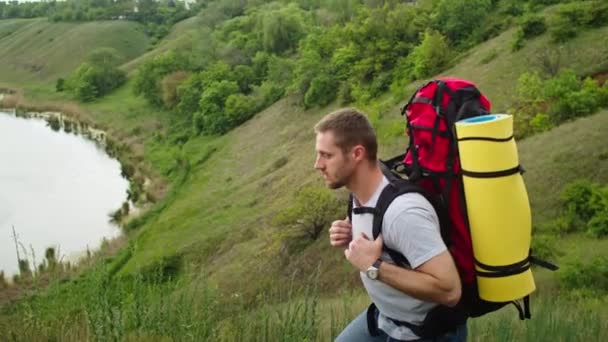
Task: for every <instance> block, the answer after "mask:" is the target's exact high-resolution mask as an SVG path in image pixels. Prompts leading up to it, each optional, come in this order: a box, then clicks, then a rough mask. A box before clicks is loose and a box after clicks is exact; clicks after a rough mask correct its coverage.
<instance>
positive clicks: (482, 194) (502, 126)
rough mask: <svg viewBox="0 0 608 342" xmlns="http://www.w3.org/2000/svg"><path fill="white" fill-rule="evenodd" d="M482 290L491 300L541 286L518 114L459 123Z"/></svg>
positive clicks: (511, 297) (515, 296) (516, 296)
mask: <svg viewBox="0 0 608 342" xmlns="http://www.w3.org/2000/svg"><path fill="white" fill-rule="evenodd" d="M456 134H457V137H458V149H459V152H460V163H461V168H462V173H463V187H464V193H465V198H466V208H467V213H468V218H469V224H470V229H471V239H472V242H473V254H474V256H475V259H476V261H475V268H476V272H477V284H478V286H479V295H480V297H481V298H482V299H485V300H487V301H491V302H506V301H511V300H515V299H520V298H523V297H525V296H527V295H529V294H530V293H532V292H533V291H534V289H535V285H534V278H533V277H532V271H531V270H530V264H529V261H528V256H529V251H530V241H531V233H532V218H531V213H530V203H529V201H528V193H527V192H526V187H525V184H524V180H523V177H522V175H521V172H520V170H521V169H520V167H519V158H518V155H517V147H516V145H515V140H514V138H513V117H512V116H511V115H506V114H491V115H483V116H478V117H474V118H470V119H466V120H461V121H458V122H456Z"/></svg>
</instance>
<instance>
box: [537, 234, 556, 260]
mask: <svg viewBox="0 0 608 342" xmlns="http://www.w3.org/2000/svg"><path fill="white" fill-rule="evenodd" d="M558 252H559V251H558V250H557V247H556V240H555V236H553V235H549V234H542V235H534V236H533V237H532V254H533V255H534V256H535V257H537V258H539V259H542V260H551V259H553V258H555V257H556V256H557V255H558Z"/></svg>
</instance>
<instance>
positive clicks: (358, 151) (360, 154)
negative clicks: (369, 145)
mask: <svg viewBox="0 0 608 342" xmlns="http://www.w3.org/2000/svg"><path fill="white" fill-rule="evenodd" d="M366 153H367V151H365V147H363V145H355V147H353V157H354V159H355V160H363V159H365V155H366Z"/></svg>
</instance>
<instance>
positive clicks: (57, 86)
mask: <svg viewBox="0 0 608 342" xmlns="http://www.w3.org/2000/svg"><path fill="white" fill-rule="evenodd" d="M64 90H65V80H64V79H63V78H61V77H60V78H58V79H57V83H55V91H57V92H58V93H60V92H62V91H64Z"/></svg>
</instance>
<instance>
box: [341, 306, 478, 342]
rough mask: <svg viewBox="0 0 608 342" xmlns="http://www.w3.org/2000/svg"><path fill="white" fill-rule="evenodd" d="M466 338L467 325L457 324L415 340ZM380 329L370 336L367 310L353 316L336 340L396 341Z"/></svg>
mask: <svg viewBox="0 0 608 342" xmlns="http://www.w3.org/2000/svg"><path fill="white" fill-rule="evenodd" d="M466 340H467V326H466V324H463V325H461V326H459V327H458V328H457V329H456V331H455V332H451V333H447V334H445V335H442V336H439V337H436V338H434V339H429V340H416V341H418V342H464V341H466ZM398 341H400V340H396V339H394V338H392V337H390V336H388V335H387V334H386V333H385V332H383V331H382V330H380V335H379V336H370V334H369V331H368V330H367V310H364V311H363V312H362V313H361V314H360V315H359V316H357V318H355V319H354V320H353V321H352V322H350V324H349V325H348V326H346V328H344V330H342V332H341V333H340V335H338V337H337V338H336V342H398Z"/></svg>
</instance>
